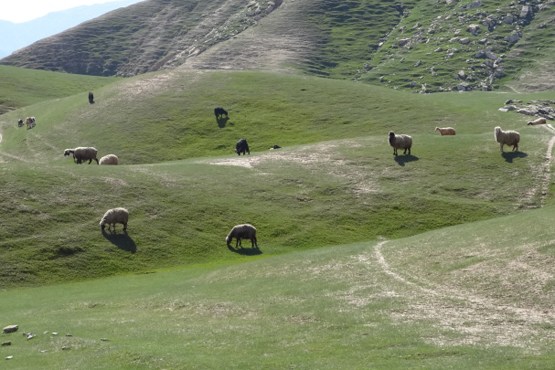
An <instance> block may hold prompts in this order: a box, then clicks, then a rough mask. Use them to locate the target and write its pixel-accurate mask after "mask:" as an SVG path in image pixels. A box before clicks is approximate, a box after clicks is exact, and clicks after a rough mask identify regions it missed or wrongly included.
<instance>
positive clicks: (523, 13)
mask: <svg viewBox="0 0 555 370" xmlns="http://www.w3.org/2000/svg"><path fill="white" fill-rule="evenodd" d="M532 14H533V13H532V7H531V6H529V5H523V6H522V9H521V10H520V15H519V18H520V19H526V20H530V19H531V18H532Z"/></svg>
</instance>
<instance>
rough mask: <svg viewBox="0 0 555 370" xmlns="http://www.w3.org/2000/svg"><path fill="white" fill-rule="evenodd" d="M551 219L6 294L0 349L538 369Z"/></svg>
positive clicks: (216, 364) (151, 360)
mask: <svg viewBox="0 0 555 370" xmlns="http://www.w3.org/2000/svg"><path fill="white" fill-rule="evenodd" d="M553 217H555V209H554V208H553V207H548V208H545V209H542V210H534V211H527V212H526V213H525V214H524V213H520V214H517V215H513V216H508V217H501V218H497V219H495V220H488V221H484V222H479V223H470V224H467V225H461V226H457V227H452V228H447V229H442V230H438V231H433V232H428V233H424V234H422V235H418V236H415V237H411V238H405V239H398V240H382V241H380V242H364V243H358V244H351V245H334V246H330V247H329V248H321V249H319V250H312V251H303V252H297V253H289V254H287V255H283V256H279V257H274V258H267V259H263V260H252V259H250V260H248V259H245V260H244V262H245V263H241V264H240V265H236V264H204V265H196V266H192V267H190V268H186V269H183V268H180V269H172V270H158V271H152V273H150V274H128V275H124V276H119V277H115V278H109V279H100V280H92V281H88V282H81V283H69V284H61V285H54V286H48V287H41V288H19V289H12V290H9V291H3V292H0V300H1V301H2V302H3V304H2V305H0V317H3V319H4V320H5V322H6V323H17V324H19V325H20V332H19V333H16V334H11V335H5V334H4V335H3V339H2V340H3V341H6V340H10V341H11V343H12V345H11V346H7V347H2V349H1V354H2V355H3V356H4V357H6V356H13V358H12V359H11V360H10V361H7V362H5V366H8V367H7V368H9V369H24V368H25V369H29V368H44V367H47V368H54V367H55V368H60V367H63V368H87V369H104V368H108V367H110V368H118V369H163V368H173V369H197V368H213V369H217V368H226V369H243V368H264V369H282V368H286V367H294V368H299V369H362V368H374V369H407V368H426V369H445V368H450V369H468V368H469V367H470V368H474V369H523V368H527V369H529V368H534V369H549V368H551V367H552V364H553V361H554V360H555V358H554V357H553V353H554V352H553V343H554V340H555V338H554V333H553V325H554V323H555V321H554V317H553V312H552V307H553V304H555V301H554V297H555V294H554V293H555V292H554V289H555V285H554V279H553V276H554V275H553V272H554V270H553V266H554V262H555V253H554V252H555V249H554V244H553V240H555V234H554V233H553V228H552V227H550V220H552V219H553ZM131 235H133V234H131ZM263 245H264V244H263ZM102 263H106V261H102ZM21 332H26V333H32V335H34V338H33V339H31V340H27V339H26V338H25V337H24V336H22V335H21Z"/></svg>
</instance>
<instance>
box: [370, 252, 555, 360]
mask: <svg viewBox="0 0 555 370" xmlns="http://www.w3.org/2000/svg"><path fill="white" fill-rule="evenodd" d="M386 244H387V241H381V242H379V243H378V244H377V245H375V246H374V248H373V254H372V258H371V260H372V259H373V260H374V261H375V262H376V263H377V265H378V266H379V268H380V269H381V270H382V271H383V273H384V274H385V275H387V276H388V277H389V278H390V279H391V280H393V283H391V286H390V287H389V289H390V290H394V291H396V292H404V293H400V294H399V293H398V294H399V295H400V296H403V297H404V298H406V299H407V300H408V302H409V309H407V310H401V311H400V312H395V313H393V314H392V316H393V317H394V319H395V320H398V321H401V322H405V323H414V322H417V321H428V322H430V323H432V325H433V326H436V327H437V328H438V329H439V330H438V335H437V336H435V337H433V338H429V341H430V342H432V343H433V344H435V345H468V344H471V345H473V344H479V345H492V344H495V345H503V346H505V345H506V346H512V347H518V348H523V349H526V350H529V351H531V352H534V351H535V350H536V349H537V347H538V346H541V343H542V342H543V341H545V342H549V341H553V340H555V333H553V332H552V331H550V330H545V328H549V327H553V325H555V315H554V314H553V312H545V311H538V310H534V309H530V308H526V307H516V306H509V305H506V304H503V303H500V302H497V301H495V300H493V299H490V298H486V297H481V296H479V295H476V294H475V293H471V292H469V291H465V290H456V289H453V288H452V287H447V286H441V285H435V284H433V283H430V282H424V281H423V280H422V278H421V277H420V276H410V275H409V276H406V275H405V274H404V273H403V272H402V271H396V270H395V269H394V268H393V267H392V266H391V265H390V264H389V263H388V261H387V260H386V258H385V256H384V254H383V248H384V246H385V245H386ZM365 258H366V259H367V261H366V263H371V260H368V256H365ZM386 284H387V283H386ZM388 285H389V284H388ZM396 286H397V287H396ZM402 286H405V287H408V288H409V289H403V288H402Z"/></svg>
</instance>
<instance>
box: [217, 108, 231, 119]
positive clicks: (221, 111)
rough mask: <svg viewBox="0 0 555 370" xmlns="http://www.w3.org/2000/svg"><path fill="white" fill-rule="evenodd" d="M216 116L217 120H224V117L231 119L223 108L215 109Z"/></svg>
mask: <svg viewBox="0 0 555 370" xmlns="http://www.w3.org/2000/svg"><path fill="white" fill-rule="evenodd" d="M214 115H215V116H216V119H220V118H223V116H226V117H229V116H228V114H227V111H226V110H225V109H223V108H222V107H217V108H215V109H214Z"/></svg>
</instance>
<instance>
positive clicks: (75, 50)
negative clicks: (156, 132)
mask: <svg viewBox="0 0 555 370" xmlns="http://www.w3.org/2000/svg"><path fill="white" fill-rule="evenodd" d="M554 14H555V13H554V10H553V6H552V4H551V2H550V1H548V0H534V1H520V2H514V1H511V0H497V1H471V0H460V1H437V0H410V1H403V2H384V1H379V0H355V1H342V0H305V1H290V0H283V1H281V0H279V1H269V0H256V1H248V2H247V1H243V0H225V1H221V0H220V1H215V0H205V1H196V0H187V1H177V0H163V1H162V0H148V1H143V2H140V3H138V4H135V5H133V6H130V7H127V8H125V9H121V10H117V11H114V12H112V13H109V14H107V15H105V16H103V17H100V18H97V19H94V20H91V21H90V22H86V23H84V24H82V25H80V26H78V27H75V28H72V29H70V30H67V31H66V32H63V33H61V34H58V35H55V36H53V37H50V38H47V39H44V40H41V41H39V42H37V43H35V44H33V45H31V46H29V47H27V48H24V49H22V50H20V51H18V52H17V53H14V54H13V55H11V56H9V57H7V58H4V59H2V61H1V62H0V63H2V64H7V65H14V66H23V67H27V68H39V69H49V70H56V71H66V72H70V73H80V74H92V75H103V76H113V75H119V76H131V75H137V74H141V73H145V72H148V71H157V70H161V69H165V68H173V67H176V66H181V65H188V66H193V67H194V68H202V69H225V70H227V69H235V70H238V69H263V70H276V69H280V70H283V69H289V70H296V71H302V72H303V73H308V74H311V75H318V76H329V77H331V78H340V79H349V80H352V79H354V80H358V81H362V82H367V83H373V84H382V85H384V86H387V87H389V88H395V89H405V90H409V91H412V92H422V93H428V92H439V91H461V90H462V91H469V90H503V89H505V88H506V87H507V86H510V87H512V88H514V89H517V90H518V91H538V90H539V91H548V90H550V89H553V86H554V81H553V79H552V78H551V75H552V72H553V68H552V63H550V61H551V60H552V55H553V47H552V43H551V40H552V36H553V34H552V33H553V31H552V27H549V25H550V24H552V23H553V21H554V20H555V15H554ZM67 45H71V47H67ZM515 79H517V80H518V81H519V83H518V84H515V83H514V82H513V80H515Z"/></svg>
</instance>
